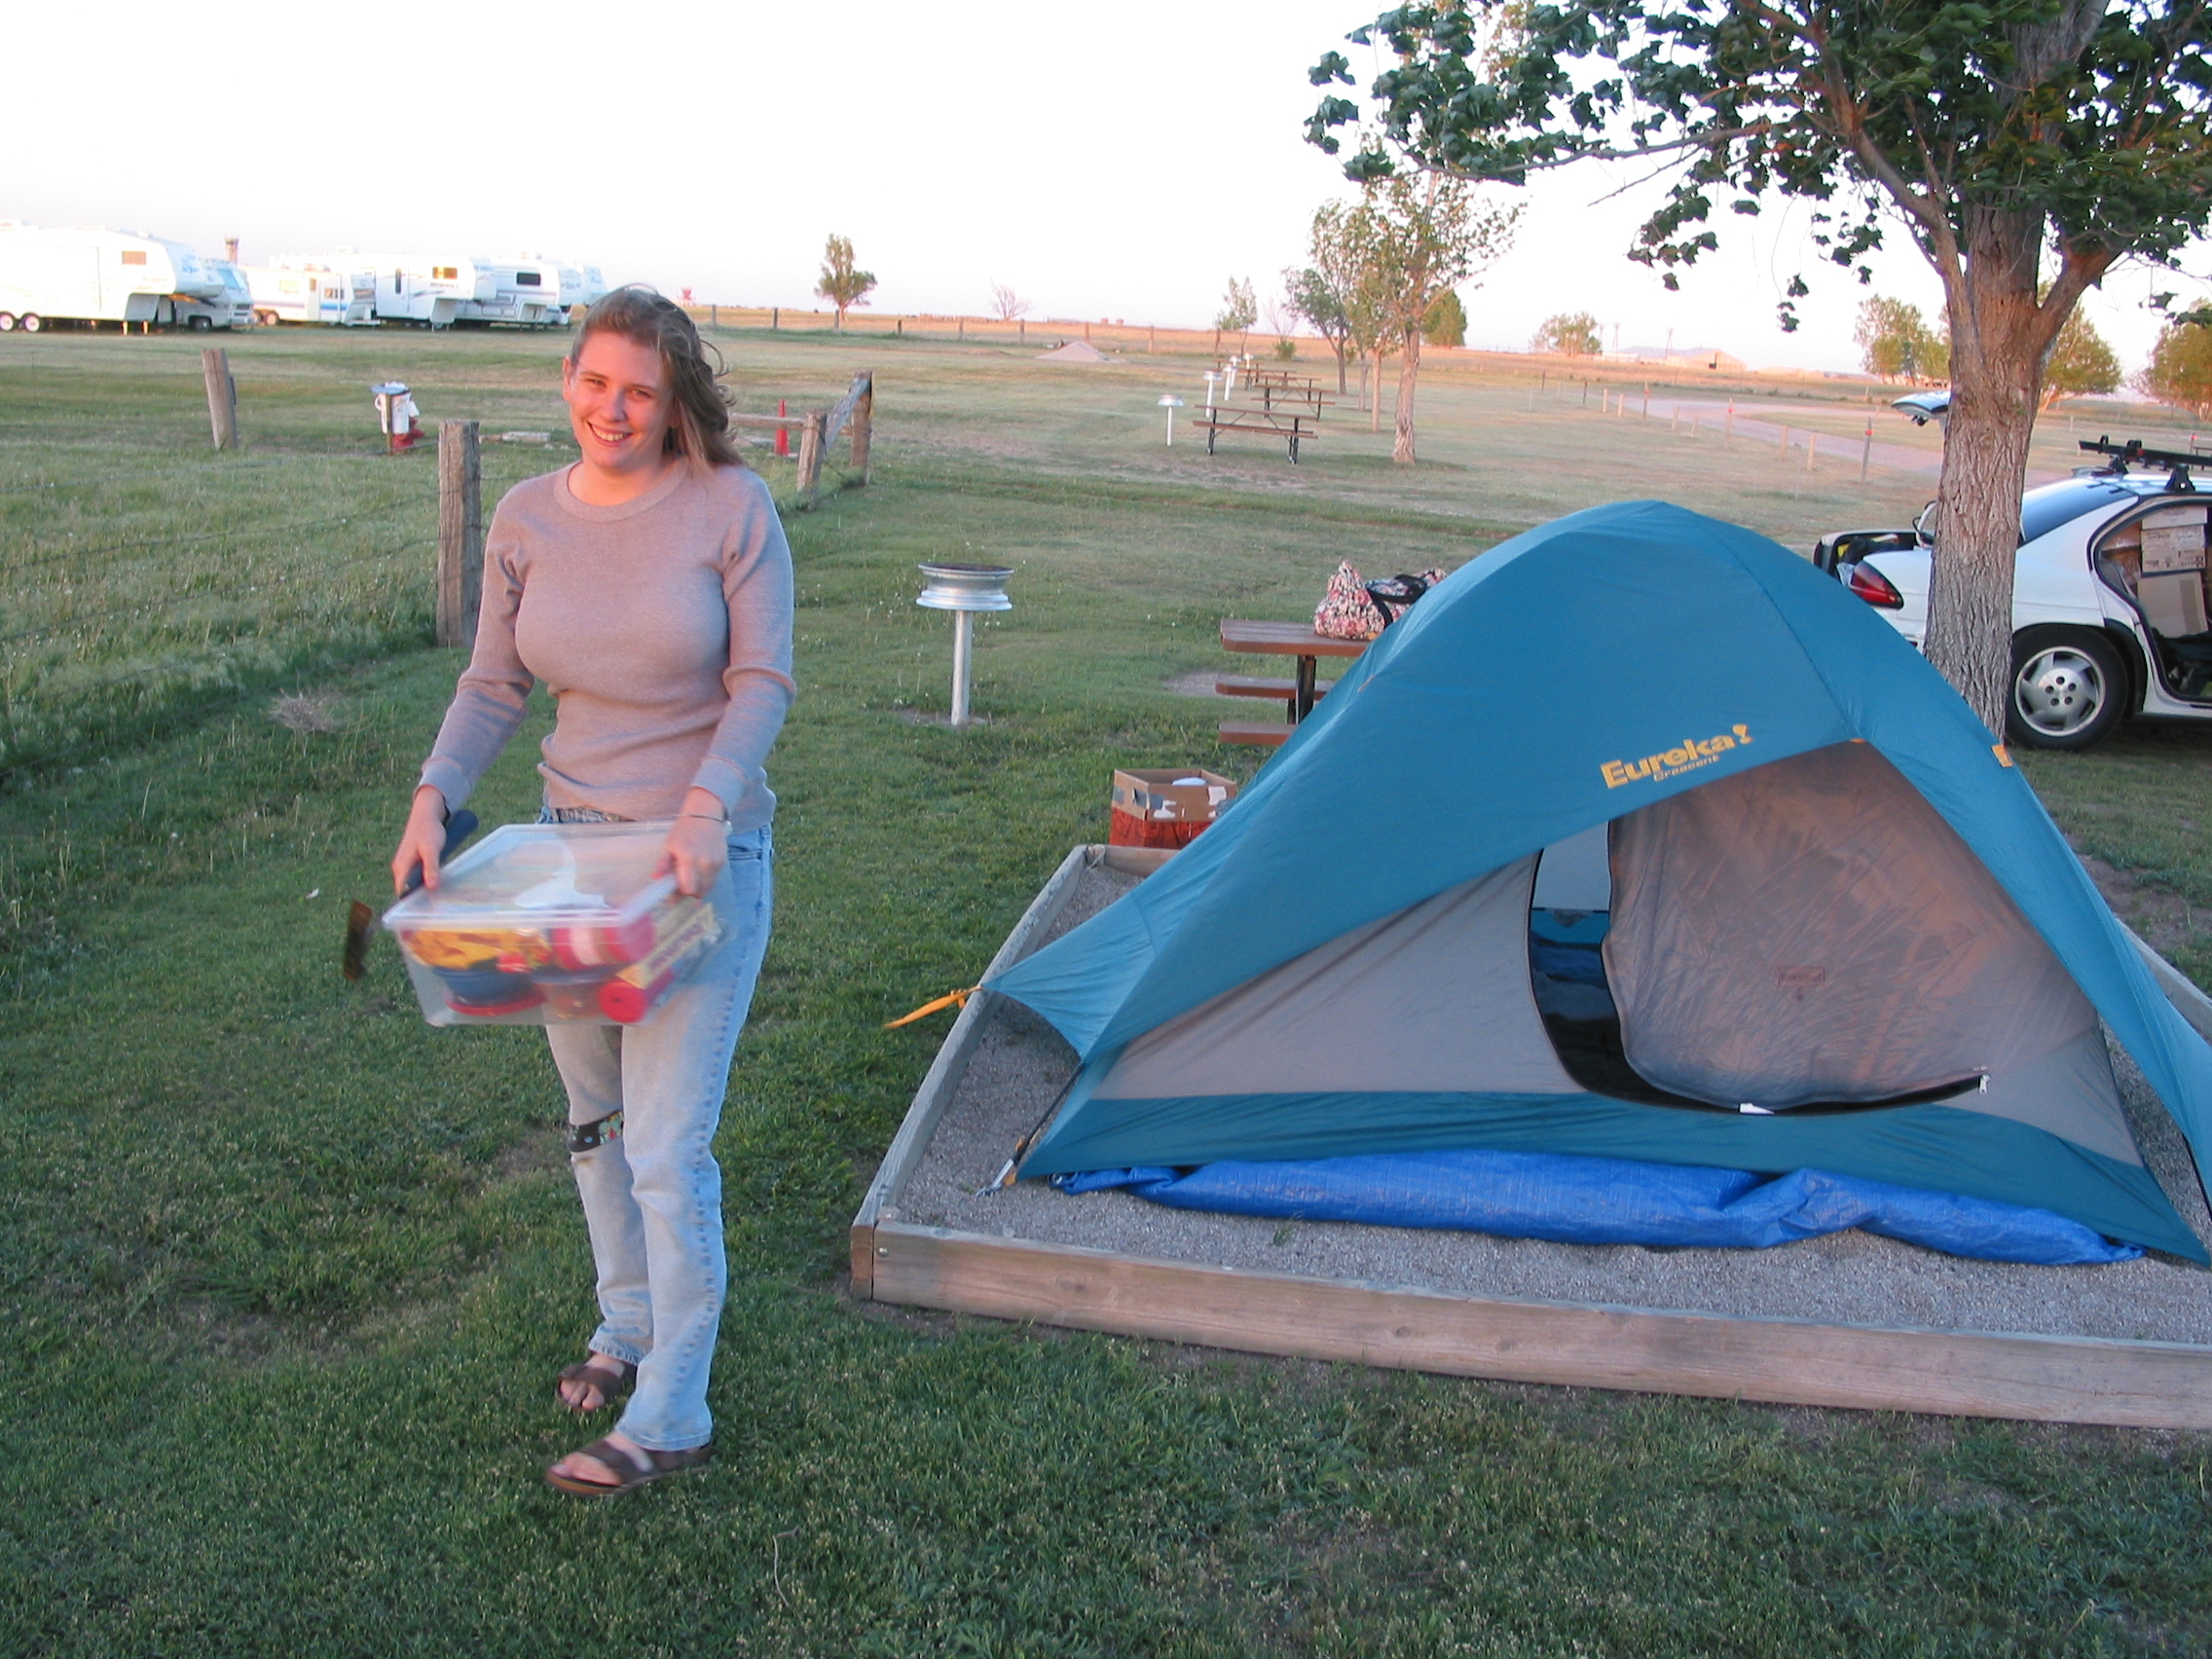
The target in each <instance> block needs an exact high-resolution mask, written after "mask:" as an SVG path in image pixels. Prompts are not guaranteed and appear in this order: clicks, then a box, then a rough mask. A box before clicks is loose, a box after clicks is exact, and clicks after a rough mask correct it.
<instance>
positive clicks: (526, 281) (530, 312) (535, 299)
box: [454, 259, 567, 328]
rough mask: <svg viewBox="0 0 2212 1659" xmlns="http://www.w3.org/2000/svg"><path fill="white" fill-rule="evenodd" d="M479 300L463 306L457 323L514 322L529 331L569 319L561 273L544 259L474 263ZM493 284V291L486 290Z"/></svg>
mask: <svg viewBox="0 0 2212 1659" xmlns="http://www.w3.org/2000/svg"><path fill="white" fill-rule="evenodd" d="M474 264H475V268H476V272H477V297H476V298H475V299H473V300H470V301H465V302H463V303H462V305H461V309H460V311H459V313H457V314H456V315H455V317H454V320H455V321H456V322H468V323H493V322H511V323H517V324H520V325H521V326H522V327H525V328H547V327H551V326H552V325H554V324H556V323H559V322H563V321H565V320H566V319H567V313H566V311H565V310H564V308H563V307H562V304H561V273H560V269H559V268H558V267H557V266H554V265H551V264H548V263H546V262H544V261H541V260H535V259H531V260H494V259H480V260H477V261H475V262H474ZM487 284H489V286H490V288H491V292H490V294H489V295H486V294H485V292H484V289H485V287H486V285H487Z"/></svg>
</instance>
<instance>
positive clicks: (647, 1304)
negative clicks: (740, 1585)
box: [545, 826, 775, 1452]
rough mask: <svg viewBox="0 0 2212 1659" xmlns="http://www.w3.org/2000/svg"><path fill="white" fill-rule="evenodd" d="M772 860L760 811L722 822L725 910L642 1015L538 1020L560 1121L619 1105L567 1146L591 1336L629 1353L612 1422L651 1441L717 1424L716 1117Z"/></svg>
mask: <svg viewBox="0 0 2212 1659" xmlns="http://www.w3.org/2000/svg"><path fill="white" fill-rule="evenodd" d="M774 863H775V845H774V842H773V840H772V838H771V837H770V835H769V832H768V830H767V828H766V826H762V827H761V828H760V829H758V830H741V831H738V832H737V833H734V834H732V835H731V836H730V842H729V877H728V879H729V882H730V888H731V892H730V901H731V903H730V916H731V921H732V926H731V927H730V929H729V932H728V933H727V934H725V935H724V936H723V938H722V941H721V943H720V944H719V945H717V946H716V948H715V953H714V954H713V955H712V956H710V957H709V958H708V959H707V960H706V961H705V962H704V963H702V964H701V965H700V967H699V971H698V972H697V973H696V974H694V975H693V976H692V977H690V978H689V979H688V980H686V981H685V982H684V983H683V984H682V986H680V987H679V988H678V989H677V991H676V993H675V994H674V995H673V996H671V997H670V998H669V999H668V1001H667V1002H666V1003H664V1004H662V1005H661V1008H660V1011H659V1013H658V1014H655V1015H654V1016H653V1017H652V1018H651V1019H650V1020H648V1021H647V1022H645V1024H643V1025H581V1024H577V1025H548V1026H547V1027H546V1028H545V1036H546V1040H547V1042H549V1043H550V1044H551V1045H552V1049H553V1063H554V1065H555V1066H556V1067H558V1068H559V1070H560V1073H561V1082H562V1083H563V1085H564V1086H566V1088H568V1091H569V1122H570V1123H571V1124H590V1123H596V1122H598V1121H599V1120H600V1119H602V1118H605V1117H607V1116H608V1115H609V1114H610V1113H614V1112H620V1113H621V1114H622V1132H621V1134H620V1135H619V1137H617V1138H615V1139H611V1140H606V1141H602V1142H601V1143H600V1144H599V1145H598V1146H596V1147H594V1148H593V1149H592V1150H590V1151H589V1152H579V1153H575V1154H572V1155H571V1158H570V1160H569V1161H570V1163H571V1165H572V1166H573V1167H574V1170H575V1175H576V1191H577V1192H578V1193H579V1194H581V1195H582V1197H583V1203H584V1222H585V1225H586V1226H587V1227H588V1228H589V1229H590V1231H591V1253H592V1261H593V1264H594V1265H595V1267H596V1268H597V1269H598V1272H599V1310H600V1323H599V1329H598V1330H597V1331H595V1332H594V1333H593V1334H592V1338H591V1342H590V1344H589V1346H590V1348H591V1350H592V1351H593V1352H594V1353H604V1354H608V1355H610V1356H611V1357H613V1358H615V1359H621V1360H627V1361H628V1362H629V1363H630V1364H632V1365H635V1366H636V1367H637V1368H638V1378H637V1385H636V1388H635V1391H634V1392H633V1393H632V1394H631V1396H630V1403H629V1405H628V1407H627V1408H626V1409H625V1410H624V1411H623V1413H622V1419H621V1421H620V1422H618V1423H617V1424H616V1425H615V1426H616V1427H617V1428H618V1429H620V1431H621V1432H622V1433H624V1434H626V1435H628V1436H629V1437H630V1438H631V1439H632V1440H634V1441H636V1442H637V1443H638V1444H639V1445H640V1446H643V1447H645V1448H646V1449H647V1450H648V1451H653V1452H681V1451H683V1450H685V1449H687V1448H689V1447H693V1446H703V1445H705V1444H706V1443H707V1442H708V1440H710V1439H711V1438H713V1429H714V1424H713V1419H712V1418H711V1417H710V1416H709V1415H708V1412H707V1374H708V1370H709V1368H710V1367H711V1366H712V1365H713V1363H714V1357H715V1332H716V1329H717V1327H718V1326H719V1324H720V1323H721V1313H722V1295H723V1290H724V1288H725V1285H726V1283H727V1277H728V1270H727V1268H726V1266H725V1264H724V1261H723V1256H722V1177H721V1170H720V1169H719V1167H718V1166H717V1165H716V1163H715V1155H714V1139H715V1126H716V1124H719V1122H720V1120H721V1111H722V1096H723V1093H724V1092H725V1091H726V1090H727V1088H728V1087H729V1062H730V1054H731V1052H732V1051H734V1050H735V1049H736V1047H737V1037H738V1033H739V1032H740V1031H742V1030H744V1029H745V1014H746V1011H747V1009H748V1008H750V1007H751V1006H752V1002H753V986H754V981H755V980H756V978H758V977H759V973H760V958H761V956H762V954H763V953H764V952H765V951H766V950H767V947H768V920H769V909H770V906H771V903H772V901H773V899H774V893H775V878H774Z"/></svg>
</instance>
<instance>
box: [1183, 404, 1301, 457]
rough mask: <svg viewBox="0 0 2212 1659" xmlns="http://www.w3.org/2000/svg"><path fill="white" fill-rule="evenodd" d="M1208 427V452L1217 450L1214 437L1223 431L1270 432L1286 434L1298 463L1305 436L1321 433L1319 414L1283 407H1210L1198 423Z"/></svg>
mask: <svg viewBox="0 0 2212 1659" xmlns="http://www.w3.org/2000/svg"><path fill="white" fill-rule="evenodd" d="M1196 424H1198V425H1199V426H1202V427H1203V428H1205V434H1206V454H1208V455H1211V454H1213V441H1214V439H1215V438H1216V437H1217V436H1218V435H1219V434H1221V433H1223V432H1267V433H1270V434H1272V436H1275V437H1279V438H1286V439H1288V440H1289V443H1290V463H1291V464H1292V465H1293V466H1296V465H1297V464H1298V446H1299V444H1300V442H1301V441H1302V440H1309V439H1312V438H1317V437H1319V436H1320V435H1321V422H1320V417H1319V416H1318V415H1312V414H1303V413H1299V414H1293V413H1291V412H1288V411H1285V410H1281V409H1227V408H1222V407H1220V406H1218V405H1217V406H1215V407H1214V408H1211V409H1208V410H1207V411H1206V412H1205V413H1204V414H1203V415H1202V416H1200V417H1199V418H1198V422H1197V423H1196Z"/></svg>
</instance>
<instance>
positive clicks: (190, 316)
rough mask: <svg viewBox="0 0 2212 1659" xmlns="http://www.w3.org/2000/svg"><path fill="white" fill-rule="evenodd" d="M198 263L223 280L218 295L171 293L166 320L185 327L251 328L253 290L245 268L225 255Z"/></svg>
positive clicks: (217, 278) (219, 279)
mask: <svg viewBox="0 0 2212 1659" xmlns="http://www.w3.org/2000/svg"><path fill="white" fill-rule="evenodd" d="M200 263H201V265H202V266H203V267H204V268H205V270H206V271H207V272H208V274H209V275H211V276H214V277H215V278H216V280H218V281H219V282H221V283H222V284H223V292H222V297H221V298H219V299H201V298H196V297H185V296H182V295H179V296H173V297H171V299H170V300H169V302H168V304H169V316H168V318H167V320H168V321H170V322H173V323H175V324H177V325H178V326H180V327H184V328H250V327H251V326H252V325H253V290H252V289H251V287H249V286H248V285H247V282H246V279H245V270H244V268H243V267H242V266H238V265H233V264H232V263H231V262H230V261H229V260H227V259H203V260H202V261H201V262H200Z"/></svg>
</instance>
